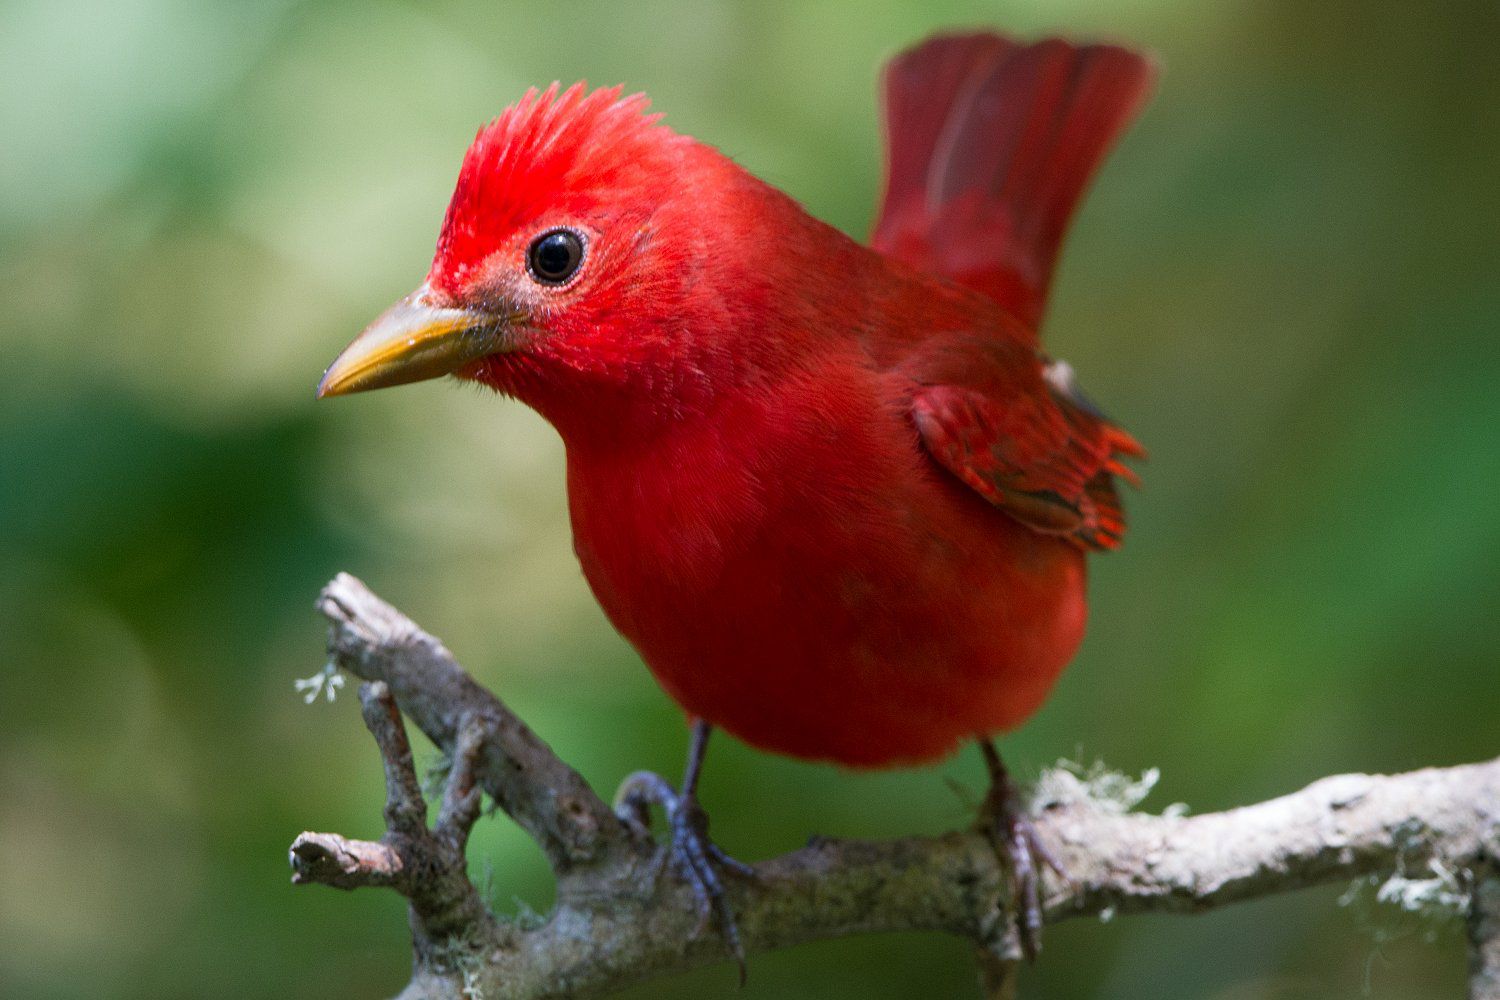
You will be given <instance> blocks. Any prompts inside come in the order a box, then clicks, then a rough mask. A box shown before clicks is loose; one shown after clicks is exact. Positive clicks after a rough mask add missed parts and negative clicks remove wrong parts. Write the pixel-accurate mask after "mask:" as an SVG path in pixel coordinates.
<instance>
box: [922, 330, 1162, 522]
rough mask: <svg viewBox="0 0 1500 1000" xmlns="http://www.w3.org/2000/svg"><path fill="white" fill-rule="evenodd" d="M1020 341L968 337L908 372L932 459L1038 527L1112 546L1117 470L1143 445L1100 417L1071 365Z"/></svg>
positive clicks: (1118, 518)
mask: <svg viewBox="0 0 1500 1000" xmlns="http://www.w3.org/2000/svg"><path fill="white" fill-rule="evenodd" d="M1058 365H1059V363H1056V362H1051V363H1049V362H1047V361H1046V360H1045V359H1043V358H1042V357H1040V356H1038V355H1036V354H1034V353H1032V352H1030V351H1029V350H1028V349H1027V348H1026V347H1025V346H1024V345H1020V344H1016V343H1014V342H1010V341H1004V340H1000V339H998V338H980V337H975V338H967V339H963V340H959V341H954V342H950V343H947V344H945V345H943V347H942V348H941V349H940V350H935V351H933V352H931V353H929V354H927V355H926V357H925V358H924V359H923V361H922V363H921V365H920V367H919V368H917V369H915V370H914V376H915V381H916V383H917V384H916V386H915V388H914V391H913V393H912V397H911V418H912V423H913V424H914V425H915V426H916V429H917V433H918V435H919V436H920V438H921V440H922V444H923V445H924V447H926V449H927V451H928V453H929V454H931V456H932V457H933V458H934V459H935V460H936V461H937V462H938V464H939V465H941V466H943V467H944V468H946V469H947V470H948V471H949V472H951V473H953V474H954V475H955V476H957V477H958V478H959V479H961V480H962V481H963V482H964V483H966V484H967V485H968V486H969V487H970V488H972V489H973V490H974V491H975V492H977V493H978V494H979V495H980V496H982V497H984V498H985V499H986V500H988V501H989V502H990V503H992V504H994V505H995V506H997V507H999V508H1001V509H1002V510H1004V511H1006V512H1007V513H1009V514H1010V515H1011V516H1012V517H1014V518H1015V519H1016V520H1018V521H1020V522H1021V523H1022V524H1025V525H1027V526H1028V527H1030V528H1033V529H1035V530H1036V531H1039V532H1042V533H1044V534H1051V535H1063V536H1066V537H1067V538H1069V539H1070V540H1072V541H1073V542H1075V543H1077V544H1078V545H1080V546H1083V547H1086V548H1094V549H1112V548H1115V547H1116V546H1118V545H1119V544H1120V541H1121V539H1122V538H1123V536H1124V533H1125V517H1124V511H1123V509H1122V506H1121V504H1120V497H1119V494H1118V492H1117V490H1116V488H1115V477H1116V476H1122V477H1124V478H1126V479H1127V480H1129V481H1131V482H1135V474H1134V473H1133V472H1132V471H1131V470H1130V469H1129V468H1128V467H1126V466H1125V465H1124V464H1123V461H1122V459H1123V458H1125V457H1128V456H1142V455H1144V450H1143V449H1142V448H1141V446H1140V445H1139V444H1137V443H1136V441H1135V439H1134V438H1132V437H1131V436H1130V435H1129V434H1127V433H1126V432H1125V431H1123V430H1121V429H1120V428H1118V427H1116V426H1115V425H1113V424H1112V423H1110V422H1109V421H1108V420H1106V419H1104V418H1103V417H1102V416H1101V415H1100V414H1099V413H1098V411H1097V410H1096V409H1095V408H1094V407H1093V406H1092V404H1090V403H1089V402H1088V401H1087V400H1086V399H1085V398H1084V397H1083V396H1082V394H1081V393H1078V392H1077V388H1076V385H1074V383H1073V380H1072V376H1071V372H1070V371H1068V370H1067V368H1066V366H1060V367H1057V366H1058Z"/></svg>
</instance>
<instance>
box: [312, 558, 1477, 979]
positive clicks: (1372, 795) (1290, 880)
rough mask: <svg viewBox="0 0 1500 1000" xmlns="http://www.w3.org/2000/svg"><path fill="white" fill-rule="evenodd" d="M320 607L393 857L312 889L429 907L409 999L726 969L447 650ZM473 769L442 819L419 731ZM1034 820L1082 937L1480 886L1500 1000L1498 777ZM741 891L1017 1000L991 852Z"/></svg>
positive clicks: (804, 869)
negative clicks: (382, 784)
mask: <svg viewBox="0 0 1500 1000" xmlns="http://www.w3.org/2000/svg"><path fill="white" fill-rule="evenodd" d="M318 608H319V610H320V611H321V612H322V613H323V615H324V616H325V617H327V618H328V620H329V622H330V624H331V631H330V639H329V652H330V654H331V656H332V658H333V662H334V663H335V664H336V665H337V666H338V667H339V668H341V669H343V670H345V671H347V672H349V673H351V674H354V675H355V676H357V677H359V678H361V679H362V680H363V681H364V682H365V683H364V684H363V685H362V686H361V689H360V701H361V705H362V710H363V716H364V721H365V725H366V727H367V728H368V729H369V730H370V733H371V735H372V736H373V737H374V739H375V742H376V745H377V746H378V747H379V749H380V753H381V758H382V760H383V763H384V768H385V777H386V807H385V820H386V831H385V833H384V835H383V836H382V837H381V838H380V839H379V840H378V841H363V840H351V839H347V838H345V837H342V836H339V835H337V834H330V833H303V834H302V835H301V836H299V837H298V838H297V839H296V841H295V842H294V843H293V844H292V849H291V863H292V869H293V881H294V882H296V883H298V884H309V883H320V884H323V885H329V886H333V887H336V888H342V889H353V888H360V887H365V886H386V887H390V888H393V889H395V890H396V891H398V892H400V893H401V894H402V895H404V896H405V897H406V898H407V899H408V900H409V902H410V910H411V926H412V934H413V941H414V948H415V952H416V963H415V966H414V971H413V975H412V979H411V981H410V983H409V984H408V985H407V987H406V989H405V991H404V992H403V993H402V996H403V997H404V998H407V1000H418V998H437V997H443V998H459V997H474V996H479V995H481V994H482V995H483V996H484V997H485V998H487V1000H494V998H511V1000H529V998H541V997H558V996H570V997H572V996H598V995H603V994H606V993H609V992H611V991H613V990H616V989H620V988H622V987H625V986H627V985H630V984H633V983H637V982H642V981H645V980H648V979H651V978H653V977H655V976H658V975H662V974H665V973H668V972H673V971H679V970H684V969H688V968H692V967H695V966H700V965H705V964H709V963H713V962H720V961H724V960H726V958H727V957H728V956H727V953H726V951H725V948H724V944H723V942H722V941H721V940H719V939H718V937H717V935H715V934H713V933H712V932H711V931H710V932H708V933H703V932H702V930H703V929H702V928H701V927H700V926H698V925H699V923H700V920H699V916H698V911H697V908H696V907H695V905H694V899H693V896H692V893H691V891H690V889H689V888H688V887H687V886H686V885H685V884H682V883H681V882H680V881H679V880H677V879H673V878H668V877H660V878H658V877H655V876H657V875H658V874H659V873H660V870H661V869H660V859H661V854H660V850H661V849H660V848H659V847H658V845H657V844H656V843H655V842H654V841H653V840H652V839H651V838H650V837H649V835H648V834H647V833H646V832H645V831H644V830H642V829H641V828H640V827H639V824H637V823H627V822H625V821H623V820H622V819H621V818H620V817H618V816H617V815H616V814H615V812H614V811H613V810H612V809H610V807H609V806H608V805H607V804H606V803H605V802H604V801H603V799H601V798H600V797H599V795H597V794H596V793H595V792H594V790H593V789H592V788H591V787H590V786H589V785H588V783H587V782H586V781H584V779H583V778H582V776H581V775H579V774H578V772H577V771H575V770H574V769H573V768H571V767H570V766H568V764H566V763H565V762H564V761H563V760H562V759H561V758H559V757H558V756H557V755H556V754H555V753H553V751H552V750H551V749H550V748H548V747H547V745H546V744H545V743H544V742H543V741H542V740H541V739H540V738H539V737H538V736H537V735H536V734H535V733H534V732H533V731H532V730H531V729H530V728H529V727H528V726H527V725H526V724H525V723H524V722H522V721H521V719H519V718H518V717H517V716H516V715H515V714H514V713H512V712H511V711H510V709H509V708H507V707H506V706H505V704H504V703H503V702H502V701H501V700H500V699H499V698H497V697H495V695H493V694H492V693H490V692H489V691H488V690H486V689H484V688H483V687H481V686H480V685H479V684H477V683H476V682H475V681H474V680H473V679H472V678H471V677H469V675H468V674H466V673H465V672H464V671H463V670H462V669H461V668H460V667H459V666H458V664H457V662H456V661H455V660H454V658H453V656H452V654H451V653H449V652H448V650H447V649H445V648H444V647H443V645H442V643H440V642H439V641H438V640H437V639H435V638H433V637H432V636H431V635H429V634H427V633H426V632H424V631H422V630H421V629H420V628H418V627H417V626H416V625H415V624H413V623H412V622H411V620H410V619H408V618H407V617H406V616H404V615H402V614H401V613H400V612H399V611H397V610H396V609H395V608H393V607H391V606H390V605H389V604H387V603H385V602H384V601H382V600H381V599H380V598H378V597H376V596H375V595H374V594H373V593H372V592H371V591H370V590H369V589H368V588H367V587H365V585H364V584H363V583H361V582H360V581H358V580H357V579H355V578H354V577H352V576H349V575H347V574H340V575H339V576H338V577H336V578H335V579H334V580H333V581H332V582H331V583H329V584H328V586H327V587H326V588H325V589H324V591H323V593H322V595H321V596H320V598H319V601H318ZM403 714H404V716H405V718H406V719H409V720H410V721H411V722H413V723H415V724H416V725H417V727H418V728H420V729H421V730H422V731H423V732H425V733H426V734H427V735H428V737H430V738H431V739H432V741H433V742H434V743H435V744H436V745H437V746H439V747H440V748H441V749H442V750H443V751H444V752H445V753H446V754H447V755H448V756H449V757H450V759H451V760H452V761H453V766H452V769H451V770H450V772H449V775H448V778H447V781H446V783H445V786H444V790H443V795H442V801H441V805H440V806H439V809H438V815H437V819H436V822H435V823H434V824H433V825H432V826H431V827H429V826H428V824H427V806H426V803H425V801H424V800H423V798H422V794H421V789H420V786H419V783H418V781H417V777H416V772H415V769H414V767H413V765H412V757H411V747H410V744H409V743H408V741H407V736H406V729H405V726H404V724H403V721H402V716H403ZM1047 780H1048V786H1049V787H1048V796H1047V799H1048V803H1047V806H1046V808H1044V809H1042V810H1041V811H1040V812H1039V814H1038V815H1037V816H1036V818H1035V826H1036V830H1037V834H1038V837H1039V838H1040V840H1041V842H1042V844H1043V845H1044V847H1045V848H1046V849H1047V850H1048V851H1049V852H1050V853H1052V854H1055V855H1056V856H1057V858H1058V859H1059V860H1060V861H1061V862H1062V864H1063V866H1064V867H1065V868H1066V869H1067V870H1068V871H1069V872H1070V873H1071V874H1072V875H1073V878H1074V880H1075V882H1076V884H1075V885H1071V886H1069V885H1060V886H1053V893H1052V895H1051V896H1049V898H1047V899H1046V900H1045V901H1044V914H1045V919H1046V920H1047V922H1049V923H1052V922H1056V921H1059V920H1063V919H1068V918H1072V917H1078V916H1089V915H1092V916H1099V915H1103V914H1111V915H1112V914H1116V913H1118V914H1129V913H1139V912H1148V911H1150V912H1179V913H1184V912H1197V911H1200V910H1205V909H1209V908H1212V907H1216V906H1221V905H1224V904H1227V903H1232V902H1236V901H1239V900H1245V899H1250V898H1254V897H1258V896H1265V895H1270V894H1275V893H1281V892H1287V891H1291V890H1294V889H1298V888H1302V887H1305V886H1311V885H1316V884H1322V883H1328V882H1334V881H1340V880H1346V881H1347V880H1353V879H1356V878H1363V877H1370V876H1380V877H1390V876H1395V875H1399V874H1400V873H1402V872H1405V871H1416V870H1419V869H1421V868H1423V867H1425V866H1426V865H1427V864H1428V863H1429V862H1437V863H1438V864H1439V865H1441V866H1442V867H1443V868H1444V869H1445V870H1448V871H1451V872H1456V873H1461V878H1462V884H1463V885H1465V886H1467V887H1469V891H1468V892H1467V894H1466V898H1465V906H1466V912H1465V913H1464V917H1465V920H1466V926H1467V928H1468V935H1469V942H1470V948H1469V954H1470V963H1471V968H1470V979H1469V982H1470V993H1469V996H1470V1000H1500V864H1497V861H1500V759H1496V760H1492V761H1489V762H1486V763H1481V764H1470V765H1464V766H1459V767H1450V768H1440V769H1439V768H1432V769H1426V770H1421V771H1414V772H1410V773H1408V774H1401V775H1393V776H1369V775H1343V776H1339V777H1333V778H1325V779H1323V780H1322V781H1318V782H1315V783H1313V784H1312V785H1310V786H1308V787H1307V788H1305V789H1303V790H1302V791H1300V792H1295V793H1293V794H1291V795H1287V796H1283V797H1282V798H1279V799H1273V800H1270V801H1268V802H1262V803H1258V804H1256V805H1251V806H1245V807H1243V808H1240V809H1233V810H1229V811H1227V812H1222V813H1213V814H1206V815H1201V816H1192V817H1184V816H1179V815H1163V816H1149V815H1143V814H1139V813H1131V812H1127V811H1124V809H1122V808H1121V807H1120V805H1119V804H1118V803H1111V802H1106V801H1102V800H1101V799H1100V797H1099V795H1098V794H1097V793H1096V792H1095V791H1094V790H1092V789H1091V788H1090V787H1089V786H1088V784H1087V783H1086V782H1084V781H1082V780H1079V779H1076V778H1073V777H1071V776H1069V775H1066V774H1062V773H1058V772H1053V773H1051V774H1049V775H1048V777H1047ZM482 795H488V796H490V797H491V798H492V799H493V800H494V801H495V803H496V804H497V805H498V806H499V808H500V809H502V810H503V811H504V812H506V813H507V814H508V815H509V816H510V817H511V818H512V819H514V820H515V822H516V823H517V824H519V825H520V826H521V827H522V828H523V829H524V830H525V831H526V832H527V833H528V834H529V835H530V836H531V837H532V838H533V839H534V840H535V841H536V843H537V844H538V845H539V846H540V847H541V849H542V851H543V853H544V854H545V855H546V857H547V859H548V862H549V863H550V864H551V867H552V869H553V871H554V873H555V874H556V877H557V881H558V892H557V905H556V907H555V908H554V910H553V912H552V913H551V914H550V915H549V917H548V919H547V920H546V921H545V922H544V923H543V924H542V925H541V926H539V927H521V926H518V925H516V924H513V923H510V922H505V921H501V920H498V919H497V918H495V917H494V916H493V915H492V914H490V913H489V912H488V910H487V909H486V907H485V905H484V902H483V900H482V899H481V897H480V894H479V892H478V891H477V890H476V889H475V887H474V885H473V884H472V882H471V881H470V880H469V878H468V876H467V874H466V866H465V859H464V849H465V846H466V844H467V841H468V836H469V831H470V830H471V829H472V827H473V825H474V823H475V821H476V820H477V819H478V817H479V815H480V811H481V796H482ZM755 875H756V877H755V878H754V879H751V880H739V879H736V880H732V884H729V885H728V886H727V888H728V890H729V893H730V902H731V905H732V906H733V908H734V911H735V914H736V916H737V918H738V923H739V928H740V934H741V941H742V945H743V948H744V951H745V953H746V954H747V955H754V954H756V953H759V952H764V951H768V950H771V949H774V948H781V947H787V946H791V945H795V944H799V943H803V942H809V941H815V940H821V939H826V938H832V937H841V936H847V935H851V934H860V933H869V932H878V931H900V930H939V931H946V932H948V933H951V934H956V935H960V936H962V937H965V938H967V939H969V940H970V941H972V942H974V943H975V945H976V950H977V954H978V956H979V959H980V967H981V981H982V983H983V985H984V989H985V992H986V995H987V996H990V997H993V998H999V997H1007V996H1013V995H1014V988H1015V976H1014V971H1015V959H1016V955H1017V943H1016V940H1015V935H1014V933H1013V932H1012V931H1011V930H1010V928H1012V927H1013V925H1014V919H1013V917H1012V915H1011V913H1010V912H1009V911H1010V909H1011V905H1012V904H1011V902H1010V900H1011V894H1010V892H1009V889H1008V883H1007V878H1006V874H1005V873H1004V872H1002V871H1001V870H1000V869H999V866H998V864H997V861H996V857H995V852H994V850H993V847H992V845H991V844H990V842H989V840H988V838H987V837H986V836H985V835H984V834H983V833H982V832H975V831H966V832H954V833H950V834H946V835H943V836H939V837H909V838H902V839H897V840H888V841H857V840H829V839H819V838H815V839H814V840H813V841H811V842H809V844H808V846H806V847H804V848H803V849H801V850H798V851H793V852H791V853H789V854H785V855H782V856H781V857H777V858H773V859H770V860H767V861H764V862H761V863H760V864H758V865H756V866H755Z"/></svg>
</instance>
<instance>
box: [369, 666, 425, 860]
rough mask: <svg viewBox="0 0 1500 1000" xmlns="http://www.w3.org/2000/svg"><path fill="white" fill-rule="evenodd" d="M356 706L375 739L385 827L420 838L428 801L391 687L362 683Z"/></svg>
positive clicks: (381, 684)
mask: <svg viewBox="0 0 1500 1000" xmlns="http://www.w3.org/2000/svg"><path fill="white" fill-rule="evenodd" d="M359 703H360V708H361V710H362V711H361V714H362V715H363V716H364V720H365V728H367V729H369V730H370V735H371V736H373V737H375V745H376V746H377V747H379V748H380V759H381V763H382V764H383V765H384V768H385V824H386V827H387V828H388V829H390V830H391V832H392V833H399V834H404V835H405V836H408V837H420V836H422V835H423V834H425V833H426V832H427V800H426V799H424V798H422V784H421V782H419V781H418V780H417V768H416V765H415V764H414V763H413V762H412V756H411V743H410V742H409V741H408V740H407V738H406V726H404V725H402V723H401V710H400V709H398V708H397V707H396V699H394V698H392V697H391V691H390V688H388V687H386V685H385V684H384V683H382V682H380V681H372V682H371V683H369V684H361V685H360V687H359Z"/></svg>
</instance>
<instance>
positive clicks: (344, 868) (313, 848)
mask: <svg viewBox="0 0 1500 1000" xmlns="http://www.w3.org/2000/svg"><path fill="white" fill-rule="evenodd" d="M291 861H292V881H293V882H294V883H296V884H297V885H304V884H306V883H309V882H318V883H320V884H322V885H330V886H333V887H334V888H335V889H358V888H361V887H363V886H367V885H373V886H389V885H395V884H396V879H397V877H398V876H400V874H401V869H402V867H403V865H402V862H401V855H400V853H398V852H397V851H396V849H395V848H393V847H391V846H390V845H389V844H385V843H381V842H380V841H376V840H348V839H346V838H344V837H340V836H339V835H338V834H336V833H311V832H308V833H303V834H302V835H301V836H299V837H298V838H297V839H296V840H294V841H292V857H291Z"/></svg>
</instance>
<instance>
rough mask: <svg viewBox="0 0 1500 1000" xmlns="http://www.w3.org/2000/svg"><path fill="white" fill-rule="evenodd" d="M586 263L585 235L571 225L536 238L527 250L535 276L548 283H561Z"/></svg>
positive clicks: (532, 272)
mask: <svg viewBox="0 0 1500 1000" xmlns="http://www.w3.org/2000/svg"><path fill="white" fill-rule="evenodd" d="M581 263H583V238H582V237H580V236H579V235H578V234H577V233H575V232H573V231H572V230H570V229H553V230H551V231H550V232H545V233H543V234H542V235H540V236H538V237H537V238H536V239H535V240H534V241H532V244H531V249H530V250H529V251H527V254H526V266H527V268H529V269H530V271H531V276H532V277H533V278H535V279H536V280H537V281H539V282H541V283H542V284H544V285H561V284H565V283H566V282H567V280H568V279H569V278H571V277H573V275H574V274H575V273H577V271H578V265H579V264H581Z"/></svg>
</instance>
